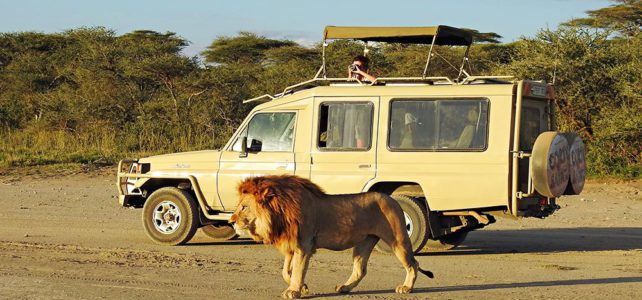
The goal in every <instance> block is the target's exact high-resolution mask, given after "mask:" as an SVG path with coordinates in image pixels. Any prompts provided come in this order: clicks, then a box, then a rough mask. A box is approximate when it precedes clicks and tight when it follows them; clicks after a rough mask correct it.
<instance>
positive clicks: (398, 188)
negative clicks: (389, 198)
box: [366, 180, 430, 211]
mask: <svg viewBox="0 0 642 300" xmlns="http://www.w3.org/2000/svg"><path fill="white" fill-rule="evenodd" d="M366 191H368V192H380V193H384V194H387V195H393V194H400V195H406V196H410V197H413V198H418V199H421V200H419V202H420V203H421V204H423V205H424V206H425V208H426V210H428V211H430V205H429V204H428V196H427V195H426V191H425V190H424V189H423V187H422V186H421V184H419V183H418V182H415V181H393V180H385V181H383V180H382V181H378V182H373V183H372V184H370V185H369V186H367V187H366ZM422 198H423V199H422Z"/></svg>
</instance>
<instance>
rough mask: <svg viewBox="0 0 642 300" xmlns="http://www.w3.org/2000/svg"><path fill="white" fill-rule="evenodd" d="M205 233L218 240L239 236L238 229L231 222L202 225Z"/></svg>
mask: <svg viewBox="0 0 642 300" xmlns="http://www.w3.org/2000/svg"><path fill="white" fill-rule="evenodd" d="M201 230H202V231H203V233H204V234H205V235H207V236H208V237H210V238H211V239H213V240H214V241H217V242H222V241H227V240H232V239H235V238H237V237H238V235H237V234H236V231H235V230H234V228H233V227H232V226H230V225H229V224H212V225H205V226H203V227H201Z"/></svg>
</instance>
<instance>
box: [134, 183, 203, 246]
mask: <svg viewBox="0 0 642 300" xmlns="http://www.w3.org/2000/svg"><path fill="white" fill-rule="evenodd" d="M198 225H199V222H198V205H197V204H196V200H194V198H193V197H192V196H191V195H190V194H188V193H187V192H186V191H184V190H181V189H178V188H175V187H165V188H161V189H159V190H157V191H155V192H154V193H153V194H152V195H151V196H149V199H147V201H145V205H144V206H143V227H144V228H145V233H146V234H147V236H148V237H149V238H150V239H152V241H154V242H156V243H157V244H161V245H170V246H174V245H180V244H184V243H185V242H187V241H189V240H190V239H191V238H192V237H193V236H194V233H196V230H197V229H198Z"/></svg>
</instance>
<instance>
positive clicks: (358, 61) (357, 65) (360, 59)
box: [348, 55, 377, 82]
mask: <svg viewBox="0 0 642 300" xmlns="http://www.w3.org/2000/svg"><path fill="white" fill-rule="evenodd" d="M369 62H370V60H369V59H368V58H367V57H365V56H363V55H357V56H355V57H354V58H353V59H352V64H351V65H350V66H348V78H354V79H357V80H359V81H366V82H375V81H376V80H377V78H376V77H374V76H372V75H370V74H368V64H369Z"/></svg>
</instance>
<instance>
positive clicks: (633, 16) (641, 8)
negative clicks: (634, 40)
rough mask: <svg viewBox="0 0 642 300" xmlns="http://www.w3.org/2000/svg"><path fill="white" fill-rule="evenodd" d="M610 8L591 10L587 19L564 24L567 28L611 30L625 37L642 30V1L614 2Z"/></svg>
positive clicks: (626, 0) (624, 0)
mask: <svg viewBox="0 0 642 300" xmlns="http://www.w3.org/2000/svg"><path fill="white" fill-rule="evenodd" d="M613 2H615V3H617V4H615V5H612V6H610V7H604V8H600V9H596V10H589V11H587V12H586V13H587V14H588V15H589V16H588V17H586V18H577V19H573V20H570V21H568V22H565V23H562V25H565V26H588V27H593V28H601V29H609V30H614V31H617V32H620V33H622V34H623V35H625V36H634V35H636V34H638V33H640V30H641V29H642V0H613Z"/></svg>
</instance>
